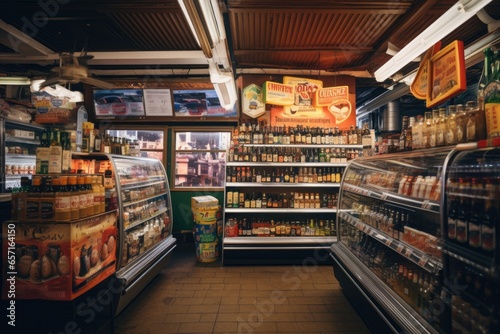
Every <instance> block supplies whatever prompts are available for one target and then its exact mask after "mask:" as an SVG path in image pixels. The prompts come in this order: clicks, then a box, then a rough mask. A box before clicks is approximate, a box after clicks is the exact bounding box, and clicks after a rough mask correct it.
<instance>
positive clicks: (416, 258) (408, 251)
mask: <svg viewBox="0 0 500 334" xmlns="http://www.w3.org/2000/svg"><path fill="white" fill-rule="evenodd" d="M339 219H340V220H341V222H342V223H344V224H349V225H351V226H354V227H355V228H357V229H358V230H360V231H361V232H363V233H365V234H366V235H368V236H370V237H372V238H373V240H376V241H378V242H379V243H381V244H382V245H385V246H387V247H388V248H390V249H392V250H393V251H395V252H396V253H398V254H400V255H401V256H403V257H405V258H407V259H408V260H410V261H411V262H412V263H413V264H414V265H416V266H418V267H420V268H421V269H423V270H426V271H428V272H429V273H438V272H439V271H440V270H441V269H442V268H443V265H442V263H441V259H438V258H435V257H434V258H433V257H431V256H429V255H428V254H426V253H424V252H422V251H421V250H420V249H417V248H415V247H414V246H412V245H410V244H408V243H406V242H405V241H404V240H406V239H405V237H404V236H403V235H404V234H403V233H401V238H402V240H400V239H399V235H400V233H397V234H393V235H392V236H390V235H388V234H386V233H384V232H382V231H380V230H378V229H377V228H375V227H373V226H370V225H368V224H365V223H364V222H362V221H361V220H360V219H359V218H358V217H355V216H354V214H353V213H349V212H340V213H339ZM395 235H397V236H396V237H394V236H395Z"/></svg>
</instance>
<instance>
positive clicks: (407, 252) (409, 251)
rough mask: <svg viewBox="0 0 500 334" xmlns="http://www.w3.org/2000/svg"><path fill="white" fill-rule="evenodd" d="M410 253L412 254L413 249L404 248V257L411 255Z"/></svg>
mask: <svg viewBox="0 0 500 334" xmlns="http://www.w3.org/2000/svg"><path fill="white" fill-rule="evenodd" d="M411 254H413V251H412V250H411V249H410V248H407V249H406V250H405V256H406V257H410V256H411Z"/></svg>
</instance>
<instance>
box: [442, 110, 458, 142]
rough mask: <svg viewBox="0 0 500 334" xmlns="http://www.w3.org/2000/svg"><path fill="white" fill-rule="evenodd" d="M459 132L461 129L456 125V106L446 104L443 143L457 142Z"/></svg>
mask: <svg viewBox="0 0 500 334" xmlns="http://www.w3.org/2000/svg"><path fill="white" fill-rule="evenodd" d="M459 131H460V132H461V131H462V129H461V128H460V130H459V127H458V124H457V106H455V105H450V106H448V116H447V117H446V121H445V136H444V143H445V145H455V144H457V143H458V132H459Z"/></svg>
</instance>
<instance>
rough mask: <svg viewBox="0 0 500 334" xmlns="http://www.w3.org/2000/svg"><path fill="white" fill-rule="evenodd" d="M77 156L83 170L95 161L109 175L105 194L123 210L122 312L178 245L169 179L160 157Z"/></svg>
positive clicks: (118, 269) (119, 260)
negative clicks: (158, 158)
mask: <svg viewBox="0 0 500 334" xmlns="http://www.w3.org/2000/svg"><path fill="white" fill-rule="evenodd" d="M74 159H76V160H75V161H74V163H76V164H77V167H78V169H80V167H82V168H83V169H84V170H87V168H88V167H87V165H86V162H88V161H89V160H90V161H95V163H90V164H89V166H90V168H92V166H94V168H96V170H95V171H94V172H95V173H98V174H103V175H104V176H105V179H104V184H105V187H106V188H107V193H106V196H107V197H110V198H109V199H108V200H110V201H116V205H117V208H118V243H117V245H118V247H117V254H116V257H117V266H116V273H115V276H116V277H117V278H118V279H119V280H120V281H121V284H122V286H123V290H122V293H121V295H120V298H119V300H118V304H117V309H116V314H118V313H120V312H121V311H122V310H123V309H124V308H125V306H126V305H127V304H128V303H129V302H130V301H132V300H133V299H134V298H135V297H136V296H137V294H138V293H139V292H140V291H141V290H142V289H143V288H144V287H145V286H146V285H147V284H148V283H149V282H150V281H151V280H152V279H153V278H154V277H155V276H156V275H157V274H158V273H159V272H160V271H161V270H162V269H163V268H164V267H165V265H166V264H167V263H168V261H169V259H170V257H171V255H172V250H173V249H174V248H175V246H176V239H175V238H174V237H173V236H172V203H171V198H170V188H169V184H168V178H167V175H166V171H165V169H164V167H163V164H162V163H161V161H159V160H157V159H153V158H142V157H130V156H122V155H112V154H104V153H92V154H80V155H74ZM89 172H92V171H89ZM114 193H116V198H113V196H114V195H113V194H114Z"/></svg>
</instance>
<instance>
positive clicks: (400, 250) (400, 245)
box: [396, 244, 404, 253]
mask: <svg viewBox="0 0 500 334" xmlns="http://www.w3.org/2000/svg"><path fill="white" fill-rule="evenodd" d="M403 248H404V246H403V245H402V244H399V245H398V247H397V248H396V250H397V251H398V253H401V252H402V251H403Z"/></svg>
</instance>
